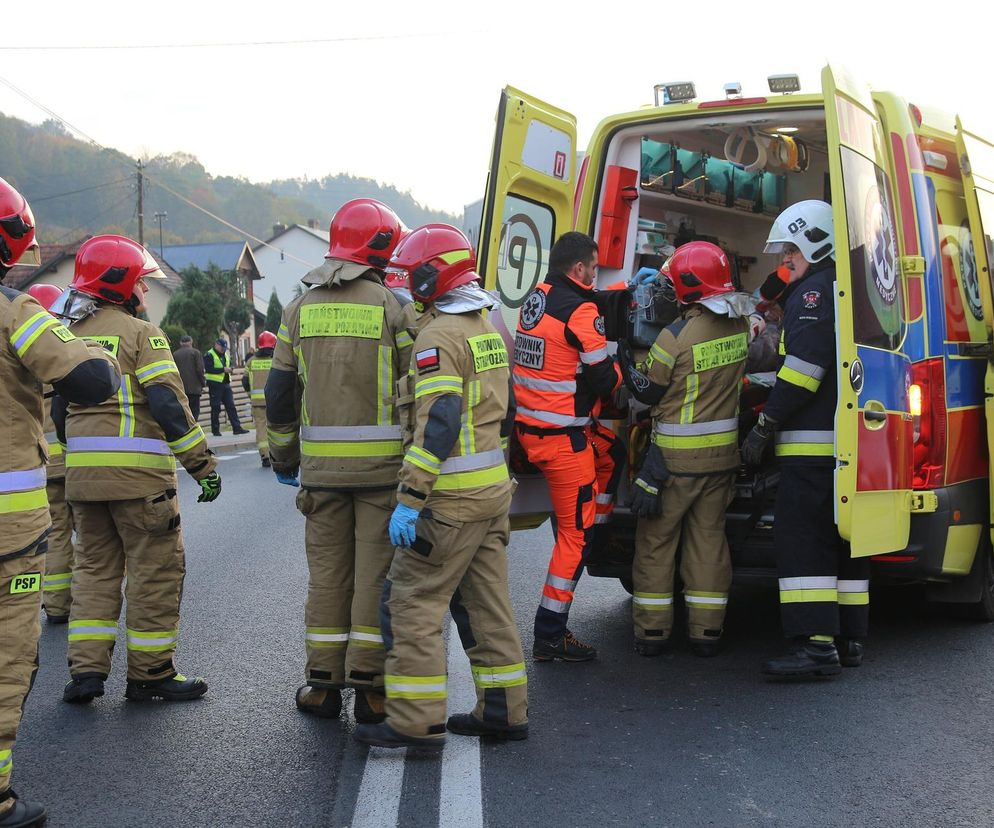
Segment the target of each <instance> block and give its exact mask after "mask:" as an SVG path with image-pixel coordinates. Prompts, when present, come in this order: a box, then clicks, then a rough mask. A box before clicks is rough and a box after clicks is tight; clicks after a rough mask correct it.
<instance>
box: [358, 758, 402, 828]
mask: <svg viewBox="0 0 994 828" xmlns="http://www.w3.org/2000/svg"><path fill="white" fill-rule="evenodd" d="M406 757H407V750H406V749H404V750H394V749H392V748H378V747H371V748H370V749H369V753H368V755H367V756H366V767H365V768H364V769H363V772H362V782H361V783H360V785H359V798H358V799H357V800H356V804H355V813H354V815H353V817H352V828H383V826H385V825H396V824H397V818H398V815H399V813H400V793H401V790H402V789H403V787H404V759H405V758H406Z"/></svg>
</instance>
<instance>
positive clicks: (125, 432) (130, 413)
mask: <svg viewBox="0 0 994 828" xmlns="http://www.w3.org/2000/svg"><path fill="white" fill-rule="evenodd" d="M133 400H134V392H133V391H132V389H131V375H130V374H122V375H121V387H120V388H119V389H118V390H117V410H118V411H119V412H120V413H121V424H120V426H119V427H118V430H117V436H118V437H134V436H135V409H134V403H133V402H132V401H133Z"/></svg>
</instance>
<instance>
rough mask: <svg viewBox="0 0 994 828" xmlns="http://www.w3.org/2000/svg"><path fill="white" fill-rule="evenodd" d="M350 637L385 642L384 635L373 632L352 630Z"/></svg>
mask: <svg viewBox="0 0 994 828" xmlns="http://www.w3.org/2000/svg"><path fill="white" fill-rule="evenodd" d="M308 638H310V636H308ZM349 638H351V639H352V640H353V641H372V642H374V643H376V644H382V643H383V636H382V635H373V633H364V632H356V631H355V630H352V631H351V632H350V633H349Z"/></svg>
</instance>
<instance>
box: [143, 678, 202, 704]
mask: <svg viewBox="0 0 994 828" xmlns="http://www.w3.org/2000/svg"><path fill="white" fill-rule="evenodd" d="M206 692H207V682H206V681H204V680H203V679H202V678H187V677H186V676H181V675H180V674H179V673H177V674H176V675H175V676H171V677H170V678H164V679H156V680H155V681H137V680H135V679H128V686H127V688H126V689H125V691H124V698H126V699H130V700H131V701H151V700H152V699H162V700H163V701H193V699H199V698H200V697H201V696H202V695H204V693H206Z"/></svg>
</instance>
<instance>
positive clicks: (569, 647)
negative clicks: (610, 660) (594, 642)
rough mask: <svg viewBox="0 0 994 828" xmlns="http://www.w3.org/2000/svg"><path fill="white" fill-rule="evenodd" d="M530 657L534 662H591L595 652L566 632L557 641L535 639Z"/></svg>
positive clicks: (595, 655) (595, 656)
mask: <svg viewBox="0 0 994 828" xmlns="http://www.w3.org/2000/svg"><path fill="white" fill-rule="evenodd" d="M532 656H533V657H534V658H535V660H536V661H557V660H558V661H592V660H593V659H595V658H597V650H596V649H594V648H593V647H591V646H589V645H588V644H584V643H583V642H582V641H579V640H577V637H576V636H575V635H573V633H571V632H570V631H569V630H566V633H565V634H564V635H563V637H562V638H560V639H559V640H558V641H548V640H546V639H544V638H536V639H535V643H534V644H533V645H532Z"/></svg>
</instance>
